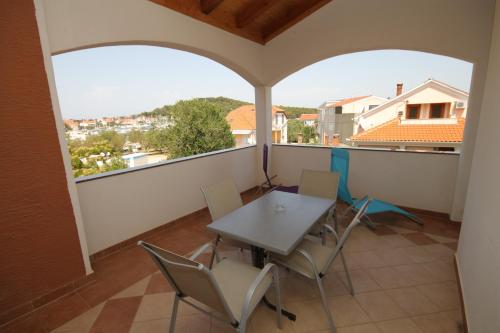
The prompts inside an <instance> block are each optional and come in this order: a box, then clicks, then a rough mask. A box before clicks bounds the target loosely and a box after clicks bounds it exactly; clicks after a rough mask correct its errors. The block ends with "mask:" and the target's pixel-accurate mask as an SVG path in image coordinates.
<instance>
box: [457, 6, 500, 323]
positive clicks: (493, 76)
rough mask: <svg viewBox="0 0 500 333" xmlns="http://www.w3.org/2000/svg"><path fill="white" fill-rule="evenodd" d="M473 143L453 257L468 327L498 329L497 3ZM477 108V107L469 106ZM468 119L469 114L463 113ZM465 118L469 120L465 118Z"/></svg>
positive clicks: (499, 97)
mask: <svg viewBox="0 0 500 333" xmlns="http://www.w3.org/2000/svg"><path fill="white" fill-rule="evenodd" d="M491 43H492V44H491V52H490V57H489V65H488V66H487V71H486V73H487V78H486V84H485V86H484V94H481V96H483V100H482V106H481V114H480V117H479V126H478V128H477V136H476V137H475V144H474V147H473V154H474V158H473V160H472V163H471V164H472V165H471V172H470V181H469V188H468V194H467V200H466V203H465V211H464V218H463V223H462V229H461V231H460V241H459V244H458V251H457V261H458V265H457V266H458V272H459V282H460V284H461V287H462V294H463V298H464V299H463V301H464V304H465V310H466V315H467V321H468V331H469V332H500V316H499V315H498V314H499V311H498V309H499V307H500V291H499V288H498V286H499V281H500V264H499V263H500V261H499V259H498V257H499V255H500V238H499V235H500V223H499V218H498V217H499V216H500V205H499V197H500V195H499V193H498V189H499V188H500V176H499V174H498V170H500V152H499V150H498V146H499V144H500V131H499V130H498V124H500V94H499V93H498V92H499V91H500V6H498V3H497V6H496V10H495V26H494V30H493V37H492V39H491ZM473 111H476V110H473ZM467 118H468V117H467ZM467 121H469V120H467Z"/></svg>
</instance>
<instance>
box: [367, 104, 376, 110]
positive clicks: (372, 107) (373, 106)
mask: <svg viewBox="0 0 500 333" xmlns="http://www.w3.org/2000/svg"><path fill="white" fill-rule="evenodd" d="M377 106H378V105H368V110H371V109H375V108H376V107H377Z"/></svg>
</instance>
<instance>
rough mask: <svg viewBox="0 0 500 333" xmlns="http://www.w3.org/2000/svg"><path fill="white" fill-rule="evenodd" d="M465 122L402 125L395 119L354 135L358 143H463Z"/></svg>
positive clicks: (353, 139) (461, 120)
mask: <svg viewBox="0 0 500 333" xmlns="http://www.w3.org/2000/svg"><path fill="white" fill-rule="evenodd" d="M464 127H465V120H464V119H462V118H460V119H457V123H456V124H418V123H411V124H405V123H402V122H401V120H400V119H393V120H390V121H388V122H386V123H383V124H381V125H379V126H376V127H374V128H371V129H369V130H367V131H364V132H362V133H359V134H356V135H353V136H352V137H351V138H350V140H351V141H356V142H462V140H463V134H464Z"/></svg>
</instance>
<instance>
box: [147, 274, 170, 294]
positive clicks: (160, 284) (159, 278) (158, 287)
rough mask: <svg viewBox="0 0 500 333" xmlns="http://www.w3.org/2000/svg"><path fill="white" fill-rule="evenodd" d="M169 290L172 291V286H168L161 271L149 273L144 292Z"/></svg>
mask: <svg viewBox="0 0 500 333" xmlns="http://www.w3.org/2000/svg"><path fill="white" fill-rule="evenodd" d="M171 291H173V289H172V286H170V284H169V283H168V281H167V279H166V278H165V276H163V274H162V273H160V272H157V273H154V274H153V275H151V279H150V280H149V283H148V285H147V288H146V292H145V294H147V295H149V294H158V293H166V292H171Z"/></svg>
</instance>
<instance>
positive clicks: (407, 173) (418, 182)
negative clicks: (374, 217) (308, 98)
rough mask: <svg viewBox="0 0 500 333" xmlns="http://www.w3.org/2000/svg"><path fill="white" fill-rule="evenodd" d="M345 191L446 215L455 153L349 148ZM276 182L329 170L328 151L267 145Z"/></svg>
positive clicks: (295, 180)
mask: <svg viewBox="0 0 500 333" xmlns="http://www.w3.org/2000/svg"><path fill="white" fill-rule="evenodd" d="M349 152H350V171H349V189H350V190H351V194H352V195H353V196H355V197H362V196H365V195H370V196H372V197H374V198H377V199H381V200H386V201H389V202H391V203H394V204H396V205H402V206H406V207H413V208H419V209H426V210H431V211H435V212H442V213H449V212H450V210H451V204H452V199H453V190H454V186H455V177H456V172H457V168H458V155H456V154H427V153H409V152H393V151H373V150H363V149H349ZM272 162H273V173H272V174H273V175H275V174H276V175H278V177H277V180H276V181H275V182H276V183H282V184H283V185H297V184H298V182H299V179H300V174H301V172H302V170H303V169H312V170H330V149H329V148H323V147H319V148H314V147H304V146H294V145H289V146H283V145H273V155H272Z"/></svg>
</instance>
